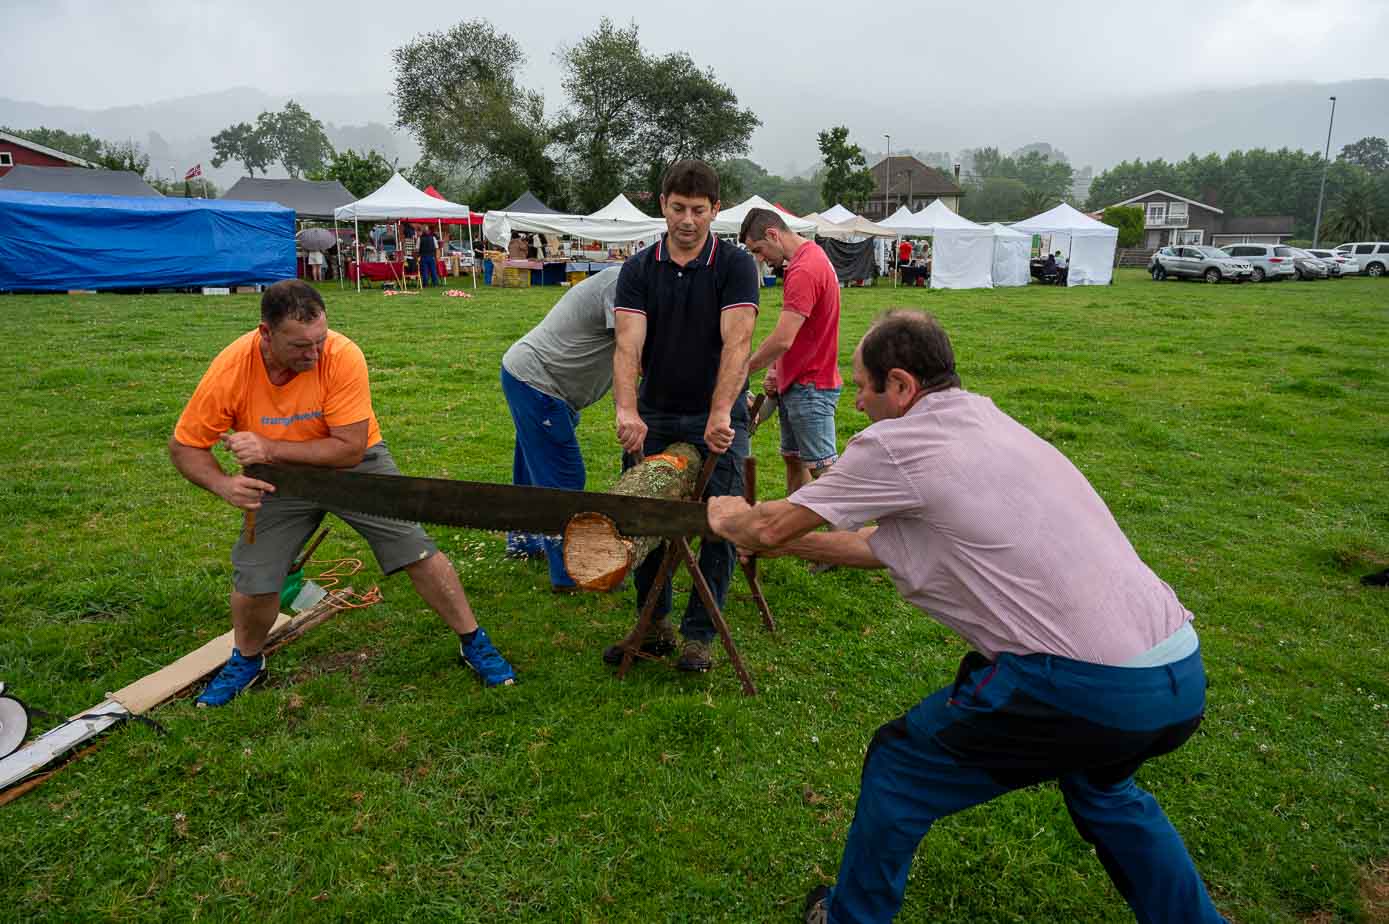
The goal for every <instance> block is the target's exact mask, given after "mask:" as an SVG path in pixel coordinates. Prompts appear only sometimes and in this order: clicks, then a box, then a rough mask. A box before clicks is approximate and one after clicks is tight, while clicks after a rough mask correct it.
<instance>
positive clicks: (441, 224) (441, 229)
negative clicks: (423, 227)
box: [434, 218, 449, 273]
mask: <svg viewBox="0 0 1389 924" xmlns="http://www.w3.org/2000/svg"><path fill="white" fill-rule="evenodd" d="M434 220H435V221H436V222H438V224H439V239H440V240H443V239H444V220H443V219H442V218H436V219H434ZM448 255H449V252H448V251H447V250H445V251H444V256H445V257H447V256H448ZM448 271H449V262H448V260H445V261H444V272H445V273H447V272H448Z"/></svg>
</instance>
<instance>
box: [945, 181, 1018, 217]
mask: <svg viewBox="0 0 1389 924" xmlns="http://www.w3.org/2000/svg"><path fill="white" fill-rule="evenodd" d="M966 191H967V192H968V195H966V196H965V197H964V198H963V199H962V200H960V214H962V215H964V216H965V217H966V218H968V219H969V220H970V221H979V222H985V221H1015V220H1017V219H1019V218H1026V217H1027V216H1028V212H1027V208H1026V206H1024V204H1023V202H1024V200H1025V198H1026V196H1027V186H1026V185H1025V184H1024V183H1023V181H1022V180H1016V179H1013V178H1012V177H1006V176H991V177H988V178H986V179H983V180H972V181H970V182H969V183H967V184H966Z"/></svg>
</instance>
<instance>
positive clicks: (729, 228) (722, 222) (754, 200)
mask: <svg viewBox="0 0 1389 924" xmlns="http://www.w3.org/2000/svg"><path fill="white" fill-rule="evenodd" d="M753 209H768V210H770V211H773V212H776V213H777V214H778V215H780V216H781V219H782V221H784V222H786V227H788V228H790V229H791V230H792V231H795V232H796V233H797V234H814V233H815V222H813V221H806V220H805V219H804V218H797V217H796V216H795V215H792V214H791V213H790V212H788V211H786V210H785V209H779V208H777V207H776V206H775V205H773V204H772V203H770V202H768V201H767V200H766V199H763V198H762V197H761V196H749V197H748V198H747V199H744V200H743V201H742V202H739V203H738V204H737V205H735V206H733V207H732V208H727V209H723V210H722V211H720V212H719V214H718V217H717V218H715V219H714V223H713V224H712V225H710V226H709V230H711V231H713V232H714V233H715V234H737V233H738V232H739V230H741V229H742V227H743V219H744V218H745V217H747V214H748V212H750V211H752V210H753Z"/></svg>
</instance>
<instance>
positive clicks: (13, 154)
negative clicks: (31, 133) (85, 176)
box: [0, 132, 96, 176]
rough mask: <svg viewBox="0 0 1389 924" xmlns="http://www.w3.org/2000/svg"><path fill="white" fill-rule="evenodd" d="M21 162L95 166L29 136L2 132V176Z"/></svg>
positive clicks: (50, 165) (0, 152) (0, 148)
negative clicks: (37, 141)
mask: <svg viewBox="0 0 1389 924" xmlns="http://www.w3.org/2000/svg"><path fill="white" fill-rule="evenodd" d="M19 164H29V165H30V166H34V167H95V166H96V164H93V163H91V162H89V161H85V160H83V159H82V158H80V157H73V156H72V155H71V154H64V153H63V152H62V151H57V150H54V149H53V148H50V147H47V146H45V145H42V144H35V143H34V142H32V141H30V140H29V139H27V138H20V137H19V136H17V135H11V134H10V133H8V132H0V176H4V175H5V174H7V173H9V172H10V168H11V167H14V166H17V165H19Z"/></svg>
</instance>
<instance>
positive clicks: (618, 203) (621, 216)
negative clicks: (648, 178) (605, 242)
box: [588, 193, 664, 224]
mask: <svg viewBox="0 0 1389 924" xmlns="http://www.w3.org/2000/svg"><path fill="white" fill-rule="evenodd" d="M588 218H589V220H590V221H603V220H608V219H618V220H621V221H652V220H653V219H652V218H651V216H650V215H647V214H646V213H645V212H643V211H642V210H641V209H639V208H637V207H636V206H635V205H633V204H632V201H631V200H630V199H628V198H627V197H626V196H624V195H622V193H618V194H617V198H615V199H613V201H611V202H609V203H608V204H607V205H605V206H603V207H602V208H601V209H599V210H598V211H596V212H594V213H593V214H591V215H589V216H588ZM654 220H655V221H661V222H662V223H663V224H664V221H663V220H662V219H659V218H657V219H654Z"/></svg>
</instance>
